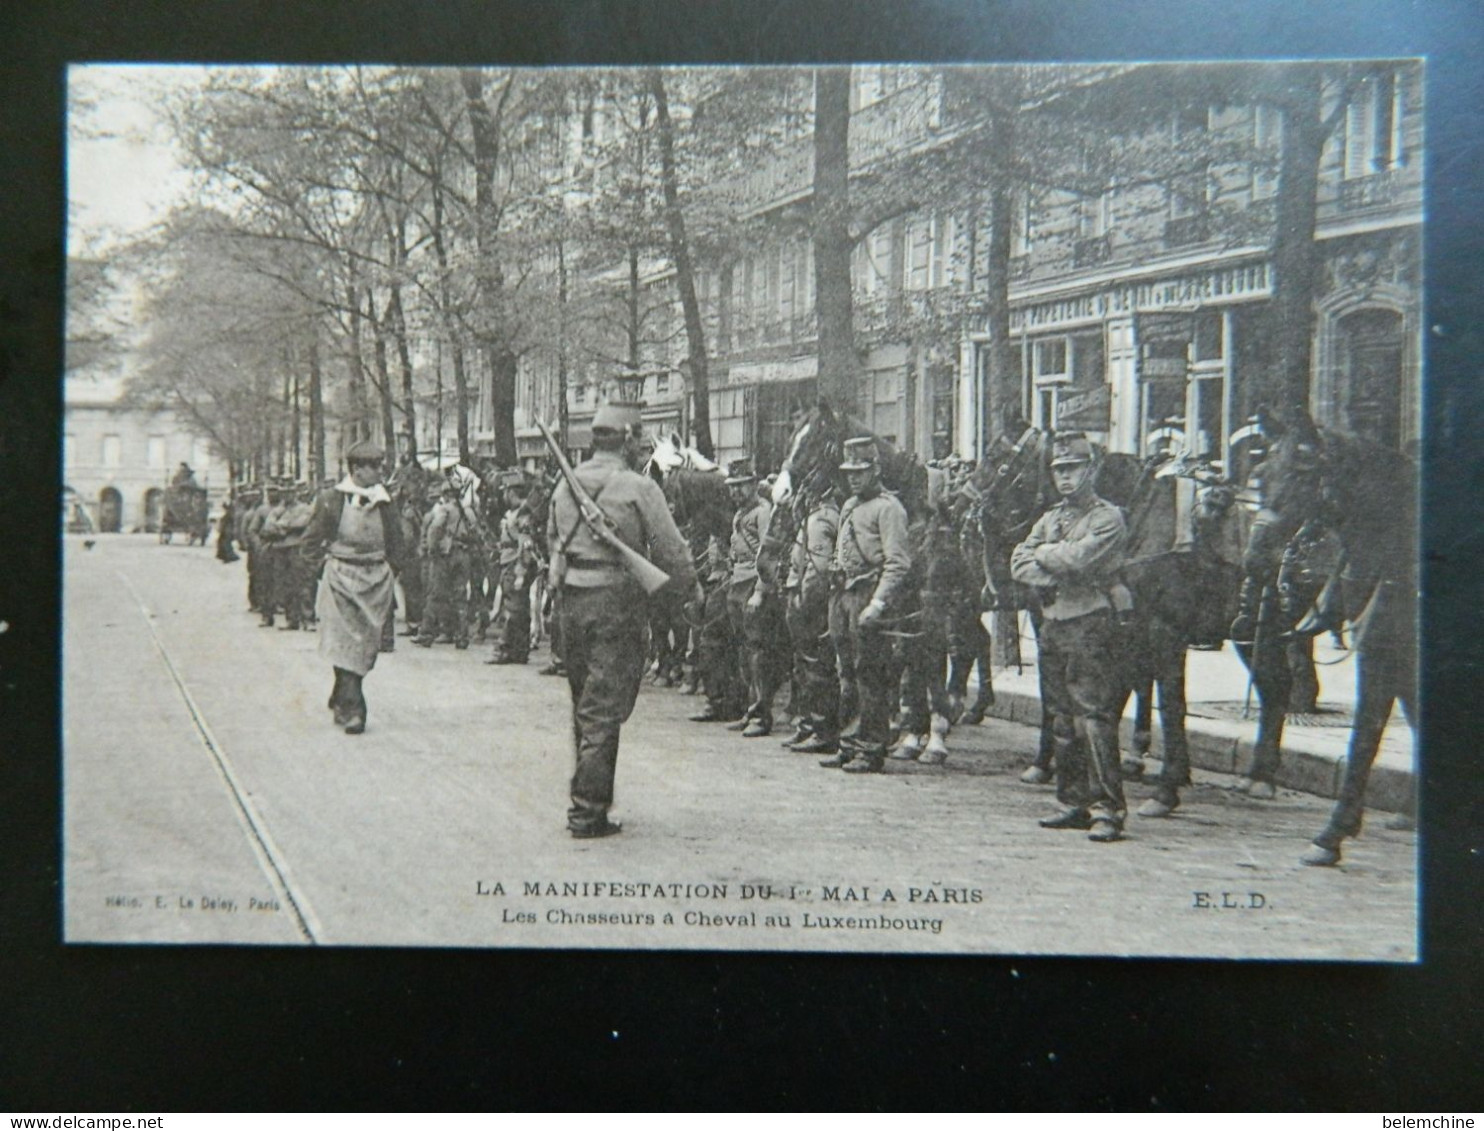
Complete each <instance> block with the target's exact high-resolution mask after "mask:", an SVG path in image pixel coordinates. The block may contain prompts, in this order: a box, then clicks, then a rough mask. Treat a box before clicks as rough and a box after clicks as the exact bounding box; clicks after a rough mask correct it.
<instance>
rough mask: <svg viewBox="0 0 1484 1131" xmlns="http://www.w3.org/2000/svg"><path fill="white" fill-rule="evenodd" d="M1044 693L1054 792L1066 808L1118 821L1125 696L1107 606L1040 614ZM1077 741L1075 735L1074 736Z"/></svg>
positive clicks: (1122, 811) (1121, 810)
mask: <svg viewBox="0 0 1484 1131" xmlns="http://www.w3.org/2000/svg"><path fill="white" fill-rule="evenodd" d="M1038 649H1039V656H1040V658H1039V660H1038V663H1039V665H1040V668H1041V693H1042V695H1044V696H1045V699H1046V705H1047V707H1048V708H1050V710H1051V714H1052V723H1053V725H1052V730H1053V733H1054V735H1055V738H1056V799H1057V800H1058V801H1059V802H1060V803H1061V804H1062V805H1063V806H1065V807H1066V808H1067V809H1075V810H1079V811H1083V812H1089V813H1091V814H1092V815H1093V816H1098V817H1109V818H1111V819H1112V820H1114V821H1116V822H1117V823H1118V824H1119V825H1122V824H1123V819H1124V815H1125V810H1126V809H1127V805H1126V804H1125V802H1124V799H1123V779H1122V775H1121V773H1120V769H1119V761H1118V710H1119V708H1120V706H1121V705H1122V703H1123V697H1124V692H1123V683H1124V680H1123V677H1122V676H1121V674H1120V667H1119V665H1120V656H1119V645H1118V628H1117V625H1116V624H1115V622H1114V620H1113V614H1112V613H1111V612H1109V611H1108V610H1106V609H1100V610H1098V611H1096V612H1092V613H1087V614H1086V615H1084V616H1080V617H1073V618H1071V619H1070V620H1054V619H1052V618H1051V617H1047V618H1045V619H1044V620H1043V621H1042V622H1041V635H1040V641H1039V644H1038ZM1079 739H1080V740H1081V741H1078V740H1079Z"/></svg>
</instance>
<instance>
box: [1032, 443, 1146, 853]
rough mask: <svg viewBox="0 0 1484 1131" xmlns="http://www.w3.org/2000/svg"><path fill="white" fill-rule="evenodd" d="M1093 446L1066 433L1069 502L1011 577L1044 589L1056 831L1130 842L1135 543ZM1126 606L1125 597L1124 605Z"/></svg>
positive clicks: (1043, 654)
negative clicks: (1126, 740)
mask: <svg viewBox="0 0 1484 1131" xmlns="http://www.w3.org/2000/svg"><path fill="white" fill-rule="evenodd" d="M1093 457H1094V453H1093V448H1092V444H1091V443H1090V442H1089V441H1088V439H1087V437H1086V436H1085V435H1083V434H1082V433H1080V432H1063V433H1060V434H1059V435H1058V436H1057V437H1056V440H1055V442H1054V444H1053V446H1052V456H1051V474H1052V479H1053V481H1054V482H1055V485H1056V490H1057V493H1058V494H1060V495H1061V497H1062V498H1061V502H1060V503H1059V504H1057V505H1056V506H1054V507H1052V508H1051V510H1049V511H1047V512H1046V513H1045V514H1044V515H1042V516H1041V517H1040V518H1039V519H1037V520H1036V524H1035V526H1033V527H1032V528H1031V532H1030V534H1029V535H1028V536H1027V538H1026V539H1025V541H1024V542H1022V543H1021V544H1020V545H1018V546H1016V547H1015V550H1014V552H1013V553H1012V554H1011V556H1010V574H1011V576H1012V577H1013V578H1014V579H1015V580H1016V581H1019V582H1021V583H1023V584H1025V585H1031V586H1034V587H1035V588H1036V589H1037V590H1039V592H1040V596H1041V608H1042V618H1043V619H1042V622H1041V632H1040V637H1039V644H1038V650H1039V657H1040V658H1039V661H1038V662H1039V663H1040V665H1041V687H1042V691H1043V694H1044V695H1045V696H1046V699H1047V704H1046V705H1047V707H1048V708H1049V710H1050V712H1051V714H1052V718H1053V727H1052V730H1053V734H1054V735H1055V740H1056V796H1057V801H1058V802H1060V804H1061V806H1062V811H1061V812H1060V813H1058V814H1056V815H1055V816H1053V817H1047V818H1045V819H1043V820H1042V821H1041V825H1042V827H1044V828H1048V829H1089V830H1091V831H1090V832H1089V834H1088V836H1089V839H1091V840H1095V841H1100V842H1107V841H1115V840H1119V839H1120V838H1121V837H1122V836H1123V821H1124V816H1125V809H1126V806H1125V804H1124V799H1123V782H1122V780H1121V777H1120V768H1119V761H1118V712H1119V708H1120V706H1121V702H1122V690H1123V688H1122V684H1123V680H1122V677H1121V676H1120V674H1119V657H1118V647H1117V634H1118V625H1117V620H1116V617H1117V614H1118V613H1119V612H1120V611H1121V610H1118V609H1115V596H1118V595H1119V594H1121V593H1126V590H1123V589H1122V587H1121V586H1120V585H1119V582H1118V570H1119V567H1120V566H1121V565H1122V564H1123V548H1124V542H1125V540H1126V538H1127V534H1126V530H1125V526H1124V520H1123V512H1122V511H1120V510H1119V509H1118V508H1117V507H1116V506H1114V505H1113V504H1112V503H1109V502H1107V501H1106V500H1104V499H1101V498H1099V497H1098V495H1097V492H1096V491H1095V490H1094V489H1093V483H1094V481H1095V479H1096V478H1097V467H1096V464H1095V462H1094V458H1093ZM1120 603H1121V600H1120Z"/></svg>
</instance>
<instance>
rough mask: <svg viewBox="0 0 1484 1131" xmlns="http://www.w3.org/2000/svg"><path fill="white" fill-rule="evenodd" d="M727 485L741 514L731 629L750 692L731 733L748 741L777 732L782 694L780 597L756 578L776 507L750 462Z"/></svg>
mask: <svg viewBox="0 0 1484 1131" xmlns="http://www.w3.org/2000/svg"><path fill="white" fill-rule="evenodd" d="M727 486H728V487H729V488H731V492H732V501H733V502H734V503H735V504H736V505H737V511H736V513H735V514H734V515H732V542H731V563H732V574H731V578H730V579H729V580H728V582H727V620H728V622H729V624H730V626H731V630H732V653H733V655H734V656H735V661H734V662H735V664H736V669H737V671H739V672H740V673H742V681H743V683H744V684H745V686H746V688H747V709H746V710H745V711H744V712H743V714H742V718H741V719H740V720H739V721H738V722H736V723H733V724H730V729H732V730H741V731H742V734H743V737H745V738H760V737H762V736H763V735H766V734H771V733H772V731H773V697H774V695H775V694H776V692H777V690H778V672H777V668H778V664H777V661H776V659H775V657H776V655H777V652H778V647H777V644H778V641H779V639H780V638H781V637H782V634H783V631H784V628H783V609H782V606H781V604H780V602H779V599H778V595H777V594H776V593H773V592H772V591H771V590H770V589H769V588H768V586H767V585H766V583H765V582H764V581H763V579H762V578H760V577H759V576H758V571H757V555H758V551H759V550H760V549H762V545H763V534H764V532H765V531H766V530H767V529H768V518H769V516H770V515H771V514H772V512H773V504H772V503H771V502H769V501H768V500H766V499H764V498H763V496H762V493H761V492H760V491H759V490H758V485H757V476H756V475H755V474H754V473H753V469H752V461H751V460H750V459H746V458H743V459H734V460H733V461H732V462H731V465H730V467H729V468H728V470H727Z"/></svg>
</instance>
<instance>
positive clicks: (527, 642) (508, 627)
mask: <svg viewBox="0 0 1484 1131" xmlns="http://www.w3.org/2000/svg"><path fill="white" fill-rule="evenodd" d="M535 580H536V574H535V570H534V569H533V568H532V567H530V566H523V565H521V564H520V563H519V562H515V563H513V564H511V565H508V566H504V567H503V568H502V569H501V570H500V615H499V617H498V618H497V619H496V621H495V623H494V625H492V627H493V628H494V630H495V632H496V634H497V636H498V638H499V642H500V643H499V648H500V653H501V654H502V655H503V656H505V657H507V658H509V659H511V660H518V661H520V662H521V663H524V662H525V661H526V659H527V658H528V657H529V656H530V654H531V583H532V582H534V581H535Z"/></svg>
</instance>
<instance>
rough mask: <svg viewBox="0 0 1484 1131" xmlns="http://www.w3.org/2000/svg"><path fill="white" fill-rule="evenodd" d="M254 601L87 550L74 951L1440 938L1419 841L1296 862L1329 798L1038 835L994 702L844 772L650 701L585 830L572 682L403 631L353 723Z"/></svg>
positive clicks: (312, 655)
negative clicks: (261, 621)
mask: <svg viewBox="0 0 1484 1131" xmlns="http://www.w3.org/2000/svg"><path fill="white" fill-rule="evenodd" d="M244 592H245V577H244V572H243V567H242V565H241V564H240V563H239V564H237V565H233V566H223V565H221V564H220V563H218V562H217V561H215V560H214V558H213V557H212V556H211V553H210V551H207V550H201V549H191V548H187V547H184V546H171V547H161V546H158V545H155V544H154V542H153V540H152V539H148V538H143V537H130V536H114V537H104V538H100V539H97V540H96V544H95V546H94V548H93V549H92V550H86V549H84V547H83V545H82V543H81V542H80V541H79V540H76V539H70V538H69V539H68V540H67V545H66V550H65V602H66V605H65V620H64V672H65V674H64V681H65V685H64V707H65V719H64V728H65V729H64V740H65V748H64V758H65V766H64V771H65V820H64V825H65V827H64V850H65V869H66V870H65V877H66V882H65V893H64V906H65V927H66V934H67V937H68V938H69V939H71V940H93V941H138V942H240V943H273V944H302V943H309V942H314V943H323V944H332V945H429V946H435V945H452V946H500V947H544V946H560V947H569V948H570V947H578V948H587V947H673V948H707V949H726V950H749V949H767V950H842V951H867V950H888V951H904V952H992V953H1067V954H1133V955H1207V956H1220V957H1314V958H1320V957H1325V958H1329V957H1333V958H1351V959H1383V960H1392V961H1408V960H1414V959H1415V958H1416V956H1417V939H1416V932H1417V853H1416V838H1415V835H1414V834H1411V833H1402V832H1394V831H1390V830H1387V829H1385V828H1384V827H1383V822H1382V821H1381V820H1378V819H1374V818H1375V815H1374V814H1373V815H1372V818H1373V819H1372V820H1370V822H1369V823H1368V827H1367V829H1366V831H1365V834H1364V835H1363V836H1362V837H1361V838H1359V839H1358V840H1356V841H1354V842H1353V843H1351V844H1350V845H1348V846H1347V850H1346V858H1345V862H1344V864H1343V865H1342V866H1341V867H1340V868H1337V869H1309V868H1304V867H1302V866H1301V865H1299V864H1298V855H1299V853H1300V852H1302V850H1303V848H1304V846H1305V845H1306V843H1307V841H1308V838H1309V837H1310V836H1311V835H1313V833H1314V832H1316V831H1317V830H1318V829H1319V828H1320V827H1321V826H1322V824H1323V821H1324V818H1325V815H1326V813H1327V810H1328V802H1327V801H1325V800H1324V799H1322V798H1319V797H1315V796H1313V795H1311V794H1307V793H1302V792H1297V791H1290V790H1283V791H1281V792H1280V794H1279V797H1278V799H1277V800H1276V801H1272V802H1255V801H1252V800H1251V799H1249V798H1246V797H1245V796H1242V795H1240V794H1237V793H1235V792H1234V791H1232V790H1231V789H1230V785H1231V779H1230V777H1228V776H1226V775H1221V774H1213V773H1204V772H1202V773H1200V774H1199V775H1198V776H1199V779H1200V780H1199V781H1198V783H1197V785H1196V786H1195V787H1193V788H1192V789H1191V790H1190V791H1188V794H1187V798H1186V802H1185V805H1184V806H1183V807H1182V808H1181V809H1180V810H1179V811H1178V812H1177V814H1176V815H1175V816H1174V817H1172V818H1170V819H1168V820H1164V821H1146V820H1140V819H1138V818H1133V817H1131V818H1130V826H1129V836H1128V838H1127V839H1126V840H1125V841H1123V842H1121V843H1118V844H1114V845H1095V844H1092V843H1090V842H1088V841H1087V840H1086V839H1085V838H1084V837H1083V836H1082V835H1080V834H1077V833H1068V832H1050V831H1045V830H1042V829H1039V828H1038V827H1037V826H1036V823H1035V822H1036V818H1037V817H1038V816H1041V815H1044V814H1046V813H1047V812H1049V811H1050V810H1051V808H1052V799H1051V797H1050V794H1049V791H1048V790H1047V789H1045V788H1038V787H1030V786H1025V785H1022V784H1020V782H1019V781H1018V780H1017V775H1018V773H1019V771H1020V769H1021V768H1022V767H1023V766H1024V765H1025V763H1026V761H1027V759H1028V755H1029V752H1030V751H1031V749H1032V748H1033V746H1034V742H1035V735H1034V732H1033V731H1032V730H1031V729H1030V728H1028V727H1026V726H1024V725H1021V724H1018V723H1015V722H1012V721H1006V720H999V719H992V720H989V721H987V722H986V723H985V724H984V725H982V726H979V727H972V728H964V729H960V730H959V731H957V732H955V734H954V735H953V736H952V740H951V744H952V746H953V749H954V753H953V756H952V758H951V759H950V761H949V763H948V764H947V765H946V766H943V767H936V768H929V767H920V766H917V765H915V764H909V765H904V764H898V763H892V764H890V766H889V769H888V772H887V773H885V774H883V775H880V776H868V777H864V778H862V777H848V776H846V775H843V774H840V773H839V772H837V771H829V770H823V769H820V768H818V767H817V766H816V765H815V762H814V759H813V758H810V757H807V756H804V755H798V754H792V753H789V752H788V751H786V750H783V749H782V748H781V747H780V746H779V745H778V743H777V742H776V741H775V740H772V739H754V740H746V739H743V738H741V737H740V736H739V735H736V734H733V733H728V732H726V731H724V730H720V729H718V728H715V727H708V726H703V725H700V724H695V723H690V722H688V721H686V716H687V715H688V714H690V713H691V712H692V711H694V710H695V709H696V700H695V699H693V698H688V697H685V696H682V695H680V694H678V693H677V692H675V691H669V690H662V689H658V688H646V689H645V691H644V692H643V693H642V694H641V697H640V701H639V705H638V709H637V711H636V712H635V717H634V719H633V720H632V721H631V723H630V725H629V726H628V727H627V728H626V729H625V732H624V747H623V753H622V755H621V758H620V764H619V809H618V812H619V813H620V814H621V815H622V816H623V817H624V819H625V826H626V827H625V832H624V834H623V835H622V836H620V837H616V838H611V839H607V840H601V841H588V842H576V841H572V840H571V839H569V838H568V837H567V836H566V835H565V832H564V831H563V823H564V810H565V805H566V797H565V793H566V779H567V776H568V774H569V773H570V758H571V754H570V732H569V724H568V693H567V689H566V685H565V683H564V681H561V680H557V679H550V678H543V677H541V676H539V675H538V674H537V672H536V669H535V666H534V665H532V666H528V667H525V668H510V667H499V668H494V667H487V666H485V665H484V664H482V663H480V662H479V661H480V659H482V658H483V653H482V652H481V651H479V650H478V649H477V647H476V648H471V650H470V651H468V652H456V651H455V650H454V649H452V648H450V647H440V648H435V649H433V650H431V651H429V650H423V649H415V648H409V647H407V646H406V644H405V642H404V643H402V644H401V645H400V646H399V648H398V651H397V652H396V653H395V654H394V655H391V656H384V657H383V658H382V663H380V664H378V667H377V669H376V671H374V672H373V673H372V674H371V675H370V676H369V677H368V679H367V681H366V689H367V695H368V698H369V700H370V707H371V710H370V719H369V725H368V729H367V732H366V734H364V735H362V736H360V737H358V738H357V737H348V736H346V735H343V734H341V733H340V732H339V731H338V730H336V729H335V728H334V727H333V726H332V725H331V723H330V720H329V713H328V711H327V710H326V709H325V704H324V698H325V696H326V695H327V694H328V691H329V682H330V680H329V671H328V669H327V667H326V666H325V665H324V664H323V663H322V662H321V661H320V660H319V658H318V656H317V654H316V652H315V644H316V639H317V638H316V636H315V635H314V634H312V633H291V632H280V631H270V630H266V629H260V628H258V627H256V618H255V617H253V616H250V615H249V614H248V613H247V612H246V611H245V600H244ZM1196 662H1197V663H1199V662H1201V661H1200V660H1199V659H1198V660H1197V661H1196ZM1006 690H1013V689H1011V688H1006ZM1223 695H1225V692H1223ZM1326 697H1328V695H1327V696H1326ZM1146 792H1147V789H1146V787H1143V786H1138V785H1135V786H1133V787H1132V788H1131V789H1130V795H1131V796H1130V800H1131V802H1132V803H1133V804H1134V805H1136V804H1137V801H1138V800H1139V799H1140V798H1142V797H1143V796H1144V795H1145V793H1146Z"/></svg>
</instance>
